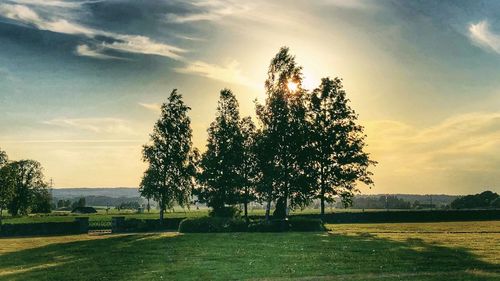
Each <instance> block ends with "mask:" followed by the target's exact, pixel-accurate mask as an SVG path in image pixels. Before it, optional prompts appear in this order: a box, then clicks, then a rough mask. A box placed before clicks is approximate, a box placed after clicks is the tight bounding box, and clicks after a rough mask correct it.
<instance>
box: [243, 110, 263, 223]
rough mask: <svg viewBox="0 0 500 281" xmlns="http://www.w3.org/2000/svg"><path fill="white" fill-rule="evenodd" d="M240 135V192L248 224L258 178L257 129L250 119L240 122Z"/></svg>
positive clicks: (246, 118)
mask: <svg viewBox="0 0 500 281" xmlns="http://www.w3.org/2000/svg"><path fill="white" fill-rule="evenodd" d="M240 129H241V134H242V137H243V156H242V160H243V162H242V167H241V177H242V186H243V188H242V190H241V191H240V196H241V200H240V202H241V203H243V210H244V216H245V220H247V222H248V204H249V203H250V202H251V201H253V200H254V199H255V185H256V183H257V180H258V177H259V174H260V173H259V169H258V168H259V166H258V162H257V154H256V137H257V135H256V134H257V129H256V127H255V124H254V123H253V121H252V118H250V117H245V118H243V119H242V120H241V122H240Z"/></svg>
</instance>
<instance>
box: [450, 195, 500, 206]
mask: <svg viewBox="0 0 500 281" xmlns="http://www.w3.org/2000/svg"><path fill="white" fill-rule="evenodd" d="M498 198H499V195H498V194H497V193H495V192H491V191H484V192H482V193H478V194H474V195H467V196H463V197H460V198H457V199H455V200H453V202H451V204H450V205H451V207H452V208H453V209H474V208H490V207H495V206H493V205H494V204H497V202H495V200H497V199H498ZM493 203H494V204H493Z"/></svg>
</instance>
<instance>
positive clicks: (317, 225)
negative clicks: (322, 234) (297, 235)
mask: <svg viewBox="0 0 500 281" xmlns="http://www.w3.org/2000/svg"><path fill="white" fill-rule="evenodd" d="M288 222H289V224H290V230H291V231H325V226H324V225H323V221H322V220H321V219H311V218H304V217H291V218H290V219H289V220H288Z"/></svg>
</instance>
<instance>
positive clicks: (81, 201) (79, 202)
mask: <svg viewBox="0 0 500 281" xmlns="http://www.w3.org/2000/svg"><path fill="white" fill-rule="evenodd" d="M86 205H87V200H85V197H80V198H78V200H76V201H74V202H73V203H72V204H71V208H72V209H76V208H79V207H85V206H86Z"/></svg>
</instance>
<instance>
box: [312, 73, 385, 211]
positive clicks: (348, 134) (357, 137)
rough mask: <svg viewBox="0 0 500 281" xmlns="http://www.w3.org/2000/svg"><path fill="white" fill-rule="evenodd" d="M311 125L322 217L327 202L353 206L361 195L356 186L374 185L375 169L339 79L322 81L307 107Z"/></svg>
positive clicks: (314, 174)
mask: <svg viewBox="0 0 500 281" xmlns="http://www.w3.org/2000/svg"><path fill="white" fill-rule="evenodd" d="M308 105H309V108H308V115H309V120H310V122H311V124H312V125H311V133H310V136H311V140H312V144H313V145H312V146H313V148H314V149H313V150H312V152H313V155H314V156H313V158H314V172H311V173H310V175H312V176H313V177H314V178H315V183H316V186H317V187H318V190H317V197H318V198H319V199H320V200H321V215H324V213H325V201H326V202H333V200H334V198H335V197H336V196H340V197H341V199H342V202H343V203H344V205H349V204H350V203H351V200H352V197H353V196H354V194H355V193H356V192H358V191H359V190H358V188H357V183H359V182H362V183H364V184H367V185H371V184H373V181H372V179H371V175H372V173H371V172H370V171H369V170H368V168H369V167H370V166H373V165H376V162H375V161H372V160H370V157H369V154H368V153H366V152H365V151H364V149H365V147H366V144H365V141H364V140H365V137H366V136H365V134H364V132H363V131H364V128H363V126H361V125H359V124H357V119H358V116H357V114H356V113H355V111H354V110H353V109H352V108H351V107H350V105H349V99H348V98H347V97H346V92H345V91H344V89H343V87H342V80H341V79H339V78H334V79H330V78H323V79H322V81H321V85H320V86H319V87H318V88H317V89H315V90H314V91H313V93H312V94H311V96H310V102H309V103H308Z"/></svg>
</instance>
